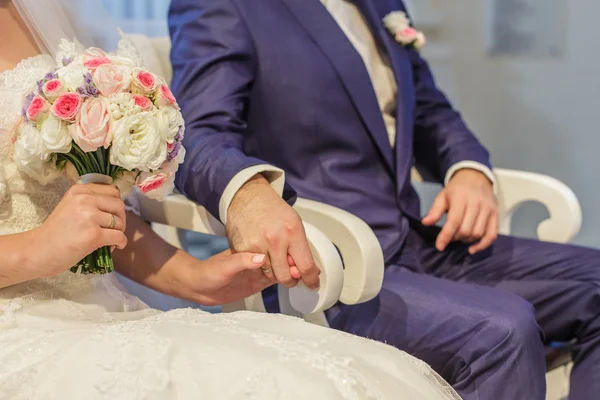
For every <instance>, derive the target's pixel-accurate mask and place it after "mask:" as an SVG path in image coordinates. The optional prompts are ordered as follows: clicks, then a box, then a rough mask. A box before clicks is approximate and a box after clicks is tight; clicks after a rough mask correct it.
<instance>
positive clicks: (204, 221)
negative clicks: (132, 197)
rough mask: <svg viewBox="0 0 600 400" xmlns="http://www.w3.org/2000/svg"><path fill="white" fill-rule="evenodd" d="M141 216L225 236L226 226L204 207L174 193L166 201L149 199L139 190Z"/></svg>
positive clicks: (176, 226)
mask: <svg viewBox="0 0 600 400" xmlns="http://www.w3.org/2000/svg"><path fill="white" fill-rule="evenodd" d="M138 202H139V205H140V214H141V217H142V218H143V219H144V220H146V221H148V222H153V223H158V224H163V225H167V226H170V227H173V228H177V229H185V230H188V231H194V232H198V233H206V234H209V235H214V236H225V227H224V226H223V224H222V223H221V221H219V220H218V219H216V218H215V217H213V216H212V215H211V214H210V213H209V212H208V211H206V209H205V208H204V207H201V206H199V205H198V204H196V203H194V202H192V201H190V200H188V199H187V198H186V197H185V196H182V195H179V194H174V195H171V196H169V197H167V198H166V199H165V200H164V201H156V200H152V199H149V198H148V197H146V196H144V195H143V194H141V193H139V192H138Z"/></svg>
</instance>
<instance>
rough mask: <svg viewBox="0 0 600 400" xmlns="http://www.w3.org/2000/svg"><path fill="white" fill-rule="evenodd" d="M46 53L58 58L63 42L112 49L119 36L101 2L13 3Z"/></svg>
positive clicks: (46, 0) (23, 0) (45, 0)
mask: <svg viewBox="0 0 600 400" xmlns="http://www.w3.org/2000/svg"><path fill="white" fill-rule="evenodd" d="M12 2H13V4H14V6H15V8H16V9H17V11H18V12H19V14H20V15H21V18H23V21H24V22H25V24H26V25H27V27H28V28H29V30H30V31H31V33H32V34H33V36H34V38H35V41H36V43H37V45H38V47H39V48H40V50H41V51H42V52H44V53H47V54H50V55H52V56H55V55H56V53H57V52H58V51H59V44H60V42H61V39H67V40H71V41H77V42H80V43H81V44H83V45H84V46H85V47H92V46H93V47H101V48H103V49H105V50H108V51H110V50H112V49H113V48H115V47H116V45H117V43H118V41H119V38H120V34H119V30H118V28H117V26H116V24H115V22H114V20H113V19H112V18H111V17H110V15H109V14H108V11H107V10H106V9H105V8H104V6H103V4H102V1H101V0H12Z"/></svg>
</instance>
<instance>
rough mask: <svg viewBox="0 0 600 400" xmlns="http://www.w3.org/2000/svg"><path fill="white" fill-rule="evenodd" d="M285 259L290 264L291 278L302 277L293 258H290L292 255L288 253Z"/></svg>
mask: <svg viewBox="0 0 600 400" xmlns="http://www.w3.org/2000/svg"><path fill="white" fill-rule="evenodd" d="M287 261H288V264H289V266H290V275H292V278H294V279H302V275H301V274H300V271H298V267H297V266H296V262H295V261H294V259H293V258H292V256H290V255H289V254H288V256H287Z"/></svg>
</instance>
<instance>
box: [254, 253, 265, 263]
mask: <svg viewBox="0 0 600 400" xmlns="http://www.w3.org/2000/svg"><path fill="white" fill-rule="evenodd" d="M263 261H265V255H264V254H257V255H255V256H254V257H252V262H253V263H254V264H262V263H263Z"/></svg>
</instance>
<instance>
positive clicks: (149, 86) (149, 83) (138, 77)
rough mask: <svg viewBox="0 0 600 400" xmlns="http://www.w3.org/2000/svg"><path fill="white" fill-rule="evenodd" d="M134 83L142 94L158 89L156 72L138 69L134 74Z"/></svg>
mask: <svg viewBox="0 0 600 400" xmlns="http://www.w3.org/2000/svg"><path fill="white" fill-rule="evenodd" d="M133 83H134V85H135V88H136V89H138V91H139V92H140V93H142V94H146V95H148V94H150V93H152V92H154V91H155V90H156V86H157V85H158V82H157V80H156V77H155V76H154V74H152V73H151V72H148V71H144V70H142V69H139V70H136V71H135V72H134V74H133Z"/></svg>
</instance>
